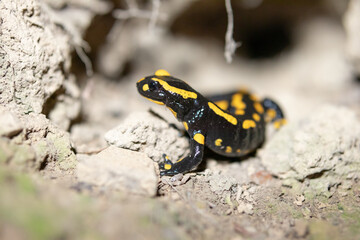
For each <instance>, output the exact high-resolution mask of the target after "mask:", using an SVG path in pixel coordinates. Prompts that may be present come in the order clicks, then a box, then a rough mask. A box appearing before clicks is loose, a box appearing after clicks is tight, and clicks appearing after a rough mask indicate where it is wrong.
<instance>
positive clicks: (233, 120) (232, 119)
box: [208, 102, 237, 125]
mask: <svg viewBox="0 0 360 240" xmlns="http://www.w3.org/2000/svg"><path fill="white" fill-rule="evenodd" d="M208 105H209V107H210V109H211V110H213V111H214V112H215V113H216V114H217V115H219V116H221V117H223V118H225V119H226V121H228V122H229V123H231V124H233V125H236V124H237V119H236V118H235V117H234V116H232V115H230V114H228V113H225V112H223V111H222V110H221V109H220V108H218V107H217V106H216V105H215V104H213V103H212V102H208Z"/></svg>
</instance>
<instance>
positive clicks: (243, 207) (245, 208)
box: [237, 201, 254, 215]
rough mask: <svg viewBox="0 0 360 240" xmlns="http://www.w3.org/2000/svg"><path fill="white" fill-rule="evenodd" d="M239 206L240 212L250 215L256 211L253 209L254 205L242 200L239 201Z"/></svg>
mask: <svg viewBox="0 0 360 240" xmlns="http://www.w3.org/2000/svg"><path fill="white" fill-rule="evenodd" d="M238 203H239V206H238V207H237V210H238V212H239V213H246V214H248V215H252V214H253V213H254V211H253V208H254V207H253V205H252V204H250V203H244V202H242V201H240V202H238Z"/></svg>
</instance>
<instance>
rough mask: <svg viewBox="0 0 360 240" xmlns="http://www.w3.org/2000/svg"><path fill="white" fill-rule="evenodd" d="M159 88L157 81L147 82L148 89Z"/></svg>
mask: <svg viewBox="0 0 360 240" xmlns="http://www.w3.org/2000/svg"><path fill="white" fill-rule="evenodd" d="M158 88H159V86H158V83H157V82H149V90H150V91H155V90H157V89H158Z"/></svg>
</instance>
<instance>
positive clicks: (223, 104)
mask: <svg viewBox="0 0 360 240" xmlns="http://www.w3.org/2000/svg"><path fill="white" fill-rule="evenodd" d="M215 104H216V105H218V107H219V108H221V109H222V110H227V109H228V107H229V102H228V101H226V100H221V101H217V102H215Z"/></svg>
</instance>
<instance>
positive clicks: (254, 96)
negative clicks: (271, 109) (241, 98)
mask: <svg viewBox="0 0 360 240" xmlns="http://www.w3.org/2000/svg"><path fill="white" fill-rule="evenodd" d="M250 99H251V100H253V101H254V102H259V98H258V97H257V96H256V95H253V94H251V95H250Z"/></svg>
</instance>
